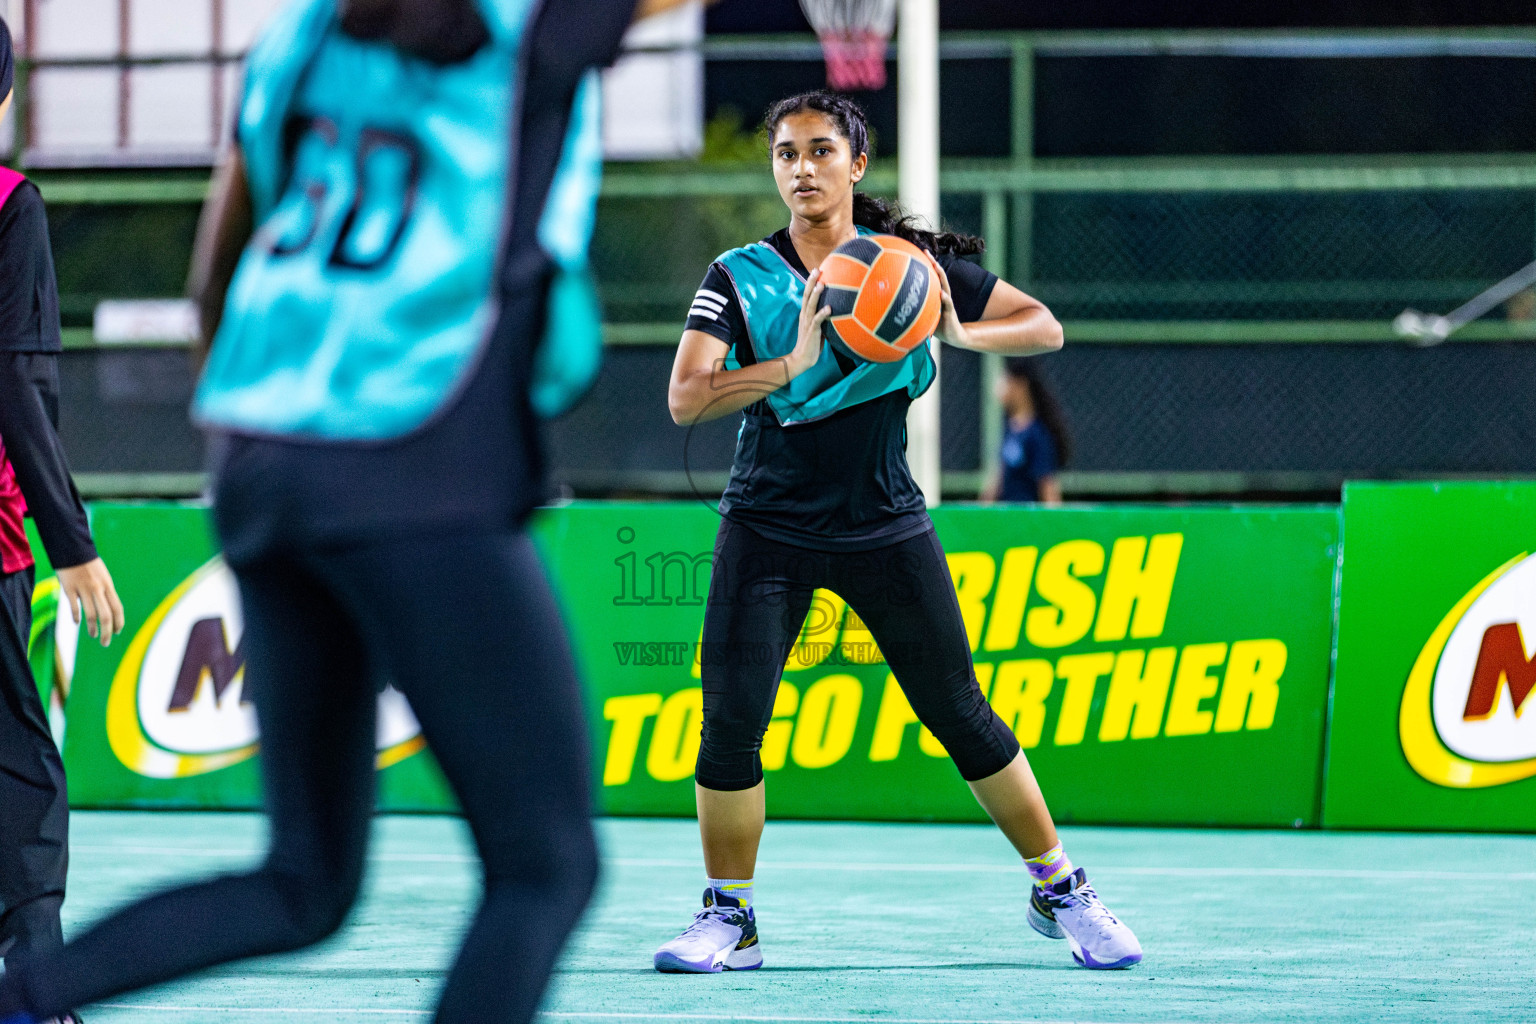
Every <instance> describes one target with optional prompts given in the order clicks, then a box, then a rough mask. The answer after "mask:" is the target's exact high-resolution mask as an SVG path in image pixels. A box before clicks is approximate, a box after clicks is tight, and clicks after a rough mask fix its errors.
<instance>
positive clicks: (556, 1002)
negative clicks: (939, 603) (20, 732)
mask: <svg viewBox="0 0 1536 1024" xmlns="http://www.w3.org/2000/svg"><path fill="white" fill-rule="evenodd" d="M600 829H601V834H602V843H603V849H604V858H605V873H604V878H603V883H602V887H601V889H600V891H599V893H598V896H597V898H596V899H595V901H594V903H593V905H592V907H591V909H590V911H589V912H588V914H587V917H586V920H585V922H584V923H583V925H582V927H581V929H580V931H579V932H578V933H577V935H576V936H575V938H574V940H573V941H572V943H571V946H570V948H569V949H568V951H567V953H566V955H565V958H564V960H563V962H562V964H561V967H560V970H559V972H558V974H557V975H556V977H555V979H554V983H553V985H552V987H551V989H550V991H549V994H548V997H547V999H546V1001H545V1012H544V1016H543V1017H542V1021H544V1022H545V1024H566V1022H569V1024H600V1022H634V1024H649V1022H667V1021H678V1022H688V1024H713V1022H725V1021H750V1022H764V1024H767V1022H781V1021H782V1022H794V1024H834V1022H835V1024H845V1022H885V1024H940V1022H944V1024H1016V1022H1017V1024H1025V1022H1031V1024H1033V1022H1044V1021H1055V1022H1065V1021H1076V1022H1105V1024H1109V1022H1159V1024H1172V1022H1185V1021H1188V1022H1196V1021H1198V1022H1216V1021H1222V1022H1234V1024H1254V1022H1268V1021H1478V1022H1505V1021H1509V1022H1515V1021H1522V1022H1523V1021H1536V837H1530V836H1524V837H1522V836H1473V835H1397V834H1349V833H1322V832H1259V831H1253V832H1236V831H1185V830H1163V829H1130V828H1072V829H1066V830H1064V832H1063V838H1064V840H1065V842H1066V844H1067V849H1068V851H1069V852H1070V853H1071V855H1072V856H1073V857H1074V859H1075V860H1076V861H1077V862H1078V863H1079V864H1082V865H1084V866H1085V867H1087V869H1088V871H1089V874H1090V877H1091V878H1092V879H1093V880H1094V882H1095V883H1096V885H1097V887H1098V889H1099V891H1100V893H1101V894H1102V895H1103V896H1104V897H1105V899H1106V901H1107V902H1108V903H1109V905H1110V906H1111V907H1112V908H1114V909H1115V910H1116V911H1117V912H1118V913H1119V914H1120V916H1122V917H1123V918H1124V919H1125V920H1126V921H1127V922H1128V923H1130V924H1131V925H1132V926H1133V927H1134V928H1135V929H1136V931H1137V933H1138V935H1139V936H1140V938H1141V941H1142V944H1143V945H1144V947H1145V948H1146V960H1145V961H1144V962H1143V963H1142V964H1141V965H1140V966H1138V967H1136V968H1134V969H1132V970H1129V971H1116V972H1090V971H1084V970H1081V969H1078V968H1076V967H1074V966H1073V965H1072V962H1071V958H1070V954H1069V953H1068V951H1067V949H1066V944H1065V943H1064V942H1051V941H1049V940H1046V939H1043V938H1040V937H1039V936H1037V935H1035V934H1034V933H1033V932H1032V931H1030V930H1029V927H1028V926H1027V925H1026V924H1025V923H1024V914H1023V907H1024V899H1025V893H1026V892H1027V890H1026V883H1027V876H1026V875H1025V874H1024V872H1023V870H1022V868H1021V867H1020V866H1019V863H1018V861H1017V860H1016V859H1015V858H1014V857H1013V856H1012V855H1011V854H1010V853H1009V851H1008V849H1007V848H1006V847H1005V845H1004V843H1003V841H1002V839H1001V838H1000V837H999V836H998V835H997V833H996V832H995V831H993V830H992V829H990V828H986V827H981V826H968V825H883V824H843V823H808V822H770V823H769V827H768V832H767V836H766V837H765V840H764V843H763V850H762V864H761V868H760V870H759V872H758V893H757V906H758V913H759V920H760V922H761V929H762V934H763V945H764V954H765V957H766V961H767V962H766V965H765V968H764V969H763V970H761V971H756V972H743V973H739V974H724V975H706V976H680V975H660V974H657V973H655V972H654V971H652V970H651V967H650V958H651V953H652V951H653V950H654V948H655V947H656V946H657V945H658V944H659V943H661V942H663V941H665V940H666V939H668V938H670V937H672V935H674V934H675V933H676V932H677V931H678V930H679V929H680V928H681V927H682V926H683V925H685V924H686V923H687V922H688V921H689V918H690V915H691V914H692V912H693V910H694V908H695V907H696V905H697V900H698V897H699V893H700V891H701V890H702V888H703V884H702V876H703V867H702V862H701V860H700V856H699V849H698V838H697V833H696V831H695V827H694V824H693V822H691V821H676V820H666V821H659V820H606V821H603V822H601V823H600ZM73 834H74V842H75V846H74V855H73V861H72V865H71V878H70V895H69V902H68V904H67V907H66V915H67V917H66V927H67V928H74V927H78V926H79V925H80V924H81V923H83V922H86V921H89V920H91V919H92V918H94V917H96V916H97V915H99V914H100V913H102V912H103V911H105V910H107V909H108V908H110V907H112V906H114V905H115V904H117V903H119V902H121V901H122V900H124V899H126V898H128V897H130V896H132V895H134V894H135V893H139V892H143V891H144V890H146V889H149V888H152V887H158V886H160V885H162V884H164V883H166V882H169V881H172V880H176V879H181V878H186V877H190V876H193V875H201V874H206V873H211V872H214V871H219V870H228V869H230V868H234V867H238V866H240V865H243V864H247V863H250V862H251V861H252V859H253V858H254V857H255V856H256V855H257V853H258V851H259V849H260V847H261V844H262V837H263V826H262V822H261V819H260V818H259V817H258V816H255V815H244V814H181V813H175V814H173V813H162V814H149V813H108V812H94V813H85V812H82V813H77V814H76V815H75V816H74V818H73ZM477 879H478V874H477V868H476V865H475V861H474V859H473V856H472V853H471V852H470V850H469V848H468V846H467V844H466V841H465V836H464V831H463V827H462V825H461V824H460V823H459V822H458V821H457V820H455V819H452V818H446V817H405V816H402V817H385V818H380V819H379V821H378V824H377V827H376V832H375V843H374V847H373V854H372V863H371V866H370V878H369V883H368V889H367V892H366V896H365V899H364V900H363V902H362V903H361V905H360V906H359V907H358V909H357V911H356V913H355V914H354V917H353V920H352V923H351V924H350V926H349V927H348V928H347V929H346V930H345V931H344V932H343V933H342V934H341V935H339V936H338V937H337V938H335V939H334V940H332V941H331V942H329V943H327V944H326V945H325V946H323V947H321V948H320V949H317V950H315V951H312V952H307V953H303V954H298V955H292V956H284V957H273V958H268V959H264V960H259V961H253V962H249V963H245V964H241V965H236V966H233V967H228V968H223V969H220V970H218V971H216V972H212V973H210V974H207V975H203V976H202V977H200V978H198V979H196V980H193V981H189V982H183V983H179V984H175V985H170V986H165V987H163V988H160V989H155V990H151V991H148V992H140V993H135V994H133V995H129V996H123V997H120V998H118V999H115V1000H112V1001H111V1002H110V1003H107V1004H104V1005H101V1006H97V1007H89V1008H86V1009H87V1013H86V1018H87V1020H88V1021H89V1022H90V1024H150V1022H156V1024H159V1022H168V1024H204V1022H207V1024H214V1022H219V1024H247V1022H251V1024H259V1022H278V1021H292V1020H316V1021H326V1022H340V1024H352V1022H358V1024H361V1022H370V1024H378V1022H389V1021H400V1022H420V1021H425V1020H428V1019H429V1008H430V1007H431V1005H432V1003H433V1001H434V997H435V992H436V990H437V988H438V986H439V985H440V984H441V983H442V980H443V977H444V971H445V966H446V964H447V963H448V961H449V959H450V958H451V956H452V952H453V949H454V947H455V944H456V942H457V938H458V935H459V932H460V930H461V929H462V928H463V926H464V924H465V922H466V920H467V919H468V915H469V914H470V913H471V911H472V908H473V901H474V897H475V891H476V887H477Z"/></svg>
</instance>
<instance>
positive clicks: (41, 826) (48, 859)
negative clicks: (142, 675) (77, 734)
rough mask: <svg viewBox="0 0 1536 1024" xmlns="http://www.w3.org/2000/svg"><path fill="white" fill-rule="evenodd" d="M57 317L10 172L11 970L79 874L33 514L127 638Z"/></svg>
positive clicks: (93, 608) (4, 706)
mask: <svg viewBox="0 0 1536 1024" xmlns="http://www.w3.org/2000/svg"><path fill="white" fill-rule="evenodd" d="M13 68H14V63H13V60H12V50H11V34H10V30H9V29H8V28H7V27H6V26H5V23H4V22H3V21H0V119H3V118H4V117H5V115H6V113H7V112H8V111H9V109H10V105H11V86H12V82H13V77H14V76H13ZM60 349H61V346H60V340H59V303H58V291H57V286H56V284H55V282H54V277H53V257H52V255H51V253H50V251H49V245H48V222H47V217H46V215H45V214H44V212H43V200H42V196H40V195H39V194H38V191H37V186H35V185H33V184H32V183H31V182H29V181H27V179H26V178H24V177H22V176H21V175H20V174H18V173H17V172H15V171H12V170H10V169H8V168H0V957H4V958H6V959H7V960H8V961H9V960H11V959H13V958H20V957H25V956H26V955H27V954H29V953H31V952H33V951H36V950H44V949H48V948H51V947H56V946H58V945H59V944H60V943H61V942H62V941H63V937H62V935H61V933H60V930H59V908H60V907H61V906H62V905H63V903H64V876H65V869H66V867H67V865H68V838H69V802H68V797H67V795H66V793H65V787H64V763H63V761H62V760H60V758H59V751H58V748H57V747H55V746H54V742H53V736H52V735H51V733H50V731H49V728H48V713H47V710H46V709H45V708H44V707H43V702H42V700H41V699H40V697H39V694H38V688H37V684H36V682H35V681H34V680H33V678H32V670H31V667H30V666H29V665H28V663H27V642H28V639H29V637H30V635H31V626H32V586H33V583H34V580H35V576H34V569H33V561H32V551H31V549H30V547H29V546H28V543H27V535H26V533H25V532H24V530H23V527H22V517H23V515H25V514H28V513H29V512H30V514H31V516H32V518H33V519H34V521H35V522H36V523H37V530H38V534H39V535H40V536H41V537H42V540H43V545H44V547H45V548H46V549H47V551H48V557H49V560H50V561H51V562H52V563H53V565H54V568H55V571H56V572H57V573H58V577H59V585H60V587H61V589H62V591H63V593H64V595H65V599H66V600H67V601H68V602H69V608H70V612H71V614H72V615H73V617H74V620H75V621H76V622H79V621H80V615H81V612H82V610H83V611H84V613H85V619H86V625H87V629H88V630H89V632H90V634H91V635H92V636H95V637H99V638H100V640H101V642H102V644H103V645H105V644H106V643H107V642H108V641H110V640H111V638H112V635H113V634H114V633H116V632H118V631H119V630H121V629H122V628H123V608H122V605H121V604H120V603H119V602H118V599H117V593H116V591H115V590H114V589H113V586H112V577H111V575H110V574H109V573H108V572H107V568H106V566H105V565H103V564H102V561H101V559H100V558H98V557H97V556H96V548H95V546H94V545H93V544H92V542H91V530H90V526H89V525H88V524H87V523H86V518H85V509H84V508H82V507H81V505H80V495H79V494H78V493H76V491H75V485H74V482H73V481H72V480H71V479H70V476H69V466H68V465H67V464H66V462H65V460H64V449H63V446H62V445H60V443H59V435H58V433H57V430H56V426H57V421H58V408H59V397H58V391H59V370H58V354H59V351H60Z"/></svg>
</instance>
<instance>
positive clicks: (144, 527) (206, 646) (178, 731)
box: [64, 504, 453, 810]
mask: <svg viewBox="0 0 1536 1024" xmlns="http://www.w3.org/2000/svg"><path fill="white" fill-rule="evenodd" d="M91 527H92V531H93V533H94V534H95V537H96V547H97V550H98V551H99V552H100V554H101V557H102V559H103V560H104V561H105V562H106V563H107V566H108V568H109V570H110V571H111V573H112V576H113V580H114V582H115V583H116V585H117V590H118V596H119V597H121V598H122V602H123V609H124V612H125V613H126V616H127V628H126V629H125V630H124V631H123V633H122V635H121V636H119V637H118V638H117V639H115V640H114V641H113V642H112V644H111V645H110V646H109V647H102V646H100V645H99V644H97V643H94V642H92V641H91V640H90V639H89V638H87V637H85V636H83V635H82V636H81V639H80V643H79V651H78V653H77V655H76V658H75V665H74V672H73V677H72V679H71V684H70V691H69V701H68V706H67V708H68V728H67V730H66V732H65V738H64V763H65V768H66V771H67V772H68V775H69V792H70V803H71V804H72V805H73V806H77V807H189V808H191V807H217V808H252V807H257V806H260V803H261V793H260V785H261V780H260V775H259V773H258V770H257V761H256V757H255V755H256V751H257V749H258V736H257V729H256V720H255V712H254V709H253V707H252V706H251V703H250V701H249V700H248V699H247V694H246V693H245V671H244V655H243V653H242V649H241V637H240V634H241V624H242V617H241V614H240V602H239V598H238V592H237V590H236V588H235V584H234V578H233V576H232V575H231V573H230V572H229V570H228V569H227V568H226V567H225V565H224V563H223V560H222V559H221V558H219V557H218V554H217V551H216V548H215V544H214V541H213V538H212V535H211V533H210V524H209V521H208V514H207V512H206V510H204V509H201V508H196V507H189V506H175V505H164V504H159V505H115V504H100V505H96V506H95V507H94V508H93V509H92V516H91ZM379 706H380V714H379V722H380V725H379V731H378V732H379V749H378V764H379V768H380V772H379V806H380V807H381V808H384V809H387V810H446V809H451V808H452V806H453V803H452V801H451V799H450V798H449V797H448V795H447V790H446V787H445V786H444V784H443V782H442V779H441V775H440V773H439V772H438V769H437V767H436V765H435V764H434V763H433V761H432V759H431V755H430V753H428V752H427V751H426V749H425V743H424V742H423V741H422V739H421V737H420V730H419V729H418V728H417V727H416V723H415V719H414V718H413V717H411V715H410V711H409V708H408V707H407V706H406V704H405V701H404V699H403V698H401V697H400V696H399V695H398V694H397V693H395V692H394V691H393V690H386V691H385V693H384V694H383V695H382V696H381V697H380V702H379Z"/></svg>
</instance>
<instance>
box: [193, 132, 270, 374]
mask: <svg viewBox="0 0 1536 1024" xmlns="http://www.w3.org/2000/svg"><path fill="white" fill-rule="evenodd" d="M251 219H252V214H251V193H250V189H249V188H248V187H247V185H246V182H245V158H244V157H243V156H242V155H241V153H240V147H239V146H234V147H231V149H230V151H229V156H227V157H226V158H225V160H224V163H223V164H221V165H220V166H219V169H218V170H217V171H215V172H214V176H213V182H212V183H211V184H210V185H209V188H208V198H207V200H206V201H204V203H203V213H202V216H201V217H200V218H199V219H198V222H197V241H196V242H195V243H194V244H193V247H192V268H191V271H190V272H189V274H188V275H187V295H188V296H190V297H191V298H192V300H193V301H194V302H196V303H197V322H198V344H197V347H196V349H195V352H194V354H195V359H196V362H197V364H198V367H199V368H201V366H202V362H203V360H204V359H206V358H207V357H208V349H209V347H210V346H211V345H212V344H213V336H214V334H216V333H217V332H218V329H219V321H220V320H221V319H222V318H223V316H224V293H225V292H227V291H228V290H229V282H230V281H231V280H233V279H234V276H235V267H237V266H238V265H239V263H240V254H241V253H242V252H243V251H244V250H245V243H246V242H248V241H250V239H251V232H252V231H253V230H254V226H253V224H252V222H251Z"/></svg>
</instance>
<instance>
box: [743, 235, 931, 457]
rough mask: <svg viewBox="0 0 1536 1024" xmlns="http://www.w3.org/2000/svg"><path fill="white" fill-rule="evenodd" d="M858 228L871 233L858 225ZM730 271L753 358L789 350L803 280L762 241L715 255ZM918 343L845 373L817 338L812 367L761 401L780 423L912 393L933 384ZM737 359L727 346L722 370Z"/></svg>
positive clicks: (767, 357) (794, 336) (925, 351)
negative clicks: (898, 355)
mask: <svg viewBox="0 0 1536 1024" xmlns="http://www.w3.org/2000/svg"><path fill="white" fill-rule="evenodd" d="M858 230H859V234H861V235H872V234H874V232H873V231H870V230H868V229H867V228H863V227H861V228H859V229H858ZM718 262H719V263H720V264H721V265H722V266H724V267H725V269H726V272H727V273H728V274H730V277H731V283H732V284H733V285H734V286H735V288H736V297H737V299H739V300H740V302H741V308H742V311H743V312H744V313H745V314H746V321H747V335H748V338H749V340H750V342H751V344H752V351H753V353H754V354H755V355H756V356H757V361H758V362H767V361H768V360H770V359H777V358H778V357H780V356H787V355H789V353H790V352H792V351H794V348H795V341H796V339H797V338H798V336H799V333H800V304H801V303H802V302H804V301H805V278H803V277H801V276H800V272H799V271H797V270H795V269H794V268H793V267H791V266H790V265H789V264H788V263H787V262H785V260H784V257H783V256H781V255H779V252H778V250H776V249H774V248H773V246H771V245H769V244H768V243H767V242H756V243H754V244H752V245H748V246H744V247H742V248H740V249H732V250H731V251H730V252H728V253H726V254H725V255H723V256H721V257H720V259H719V261H718ZM929 344H931V339H930V341H929V342H925V343H924V344H922V345H919V346H918V347H916V348H914V349H913V350H912V351H911V352H910V353H908V354H907V356H906V358H904V359H901V360H900V361H898V362H894V363H860V364H859V365H858V366H857V367H855V368H854V369H853V371H852V372H850V373H847V374H844V373H843V370H842V367H840V366H839V365H838V363H837V357H836V356H835V355H834V354H833V352H832V346H831V345H830V344H823V345H822V347H821V356H820V358H818V359H817V360H816V365H814V366H812V367H811V368H810V369H809V370H807V371H805V372H804V373H802V374H801V375H800V376H798V377H796V378H795V379H794V380H792V381H790V382H789V384H788V385H787V386H785V387H782V388H779V389H778V390H776V391H774V392H772V393H770V394H769V395H768V397H767V402H768V406H769V407H770V408H771V409H772V410H773V414H774V417H775V418H776V419H777V420H778V421H779V423H780V425H782V426H786V427H787V426H793V425H794V424H797V423H812V422H814V421H816V420H819V419H823V418H825V417H827V416H830V415H832V414H833V413H835V412H837V411H838V410H840V409H847V408H849V407H850V406H854V405H858V404H859V403H861V402H867V401H869V400H870V399H872V398H879V397H880V396H881V395H885V394H889V393H890V392H892V391H895V390H897V389H900V388H904V389H905V390H906V392H907V394H908V395H909V396H910V397H912V398H917V397H918V396H920V395H921V394H922V393H923V392H924V391H927V390H928V386H929V385H930V384H932V383H933V378H934V376H935V375H936V367H935V366H934V362H933V354H932V353H931V352H930V351H929V350H928V346H929ZM741 365H742V363H741V360H740V359H739V358H738V356H737V352H736V349H735V348H734V347H733V348H732V349H731V351H730V352H729V353H728V354H727V355H726V368H727V369H733V370H734V369H737V368H739V367H740V366H741Z"/></svg>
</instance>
